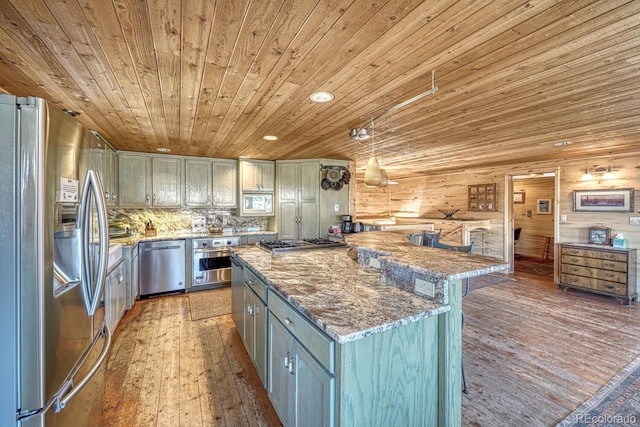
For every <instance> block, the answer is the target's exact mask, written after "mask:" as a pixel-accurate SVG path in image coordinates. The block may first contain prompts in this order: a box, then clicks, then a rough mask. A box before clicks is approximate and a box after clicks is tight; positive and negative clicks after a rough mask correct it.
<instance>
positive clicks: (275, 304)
mask: <svg viewBox="0 0 640 427" xmlns="http://www.w3.org/2000/svg"><path fill="white" fill-rule="evenodd" d="M269 311H270V314H272V315H275V316H276V317H277V318H278V319H279V320H280V321H281V322H282V324H283V325H284V327H285V328H287V330H288V331H289V332H291V334H292V335H293V336H294V337H296V339H297V340H298V341H299V342H300V343H301V344H302V345H303V346H305V347H306V348H307V350H309V352H310V353H311V354H312V355H313V356H314V357H315V358H316V359H317V360H318V362H320V363H321V364H322V365H323V366H324V367H325V369H327V371H329V372H331V373H334V370H335V368H334V359H335V342H334V341H333V340H332V339H331V338H329V337H328V336H326V335H325V334H324V332H322V331H321V330H320V329H318V328H317V327H316V326H315V325H313V324H312V323H311V322H309V321H308V320H307V319H306V318H305V317H304V316H303V315H302V314H301V313H300V312H299V311H298V310H296V309H295V308H293V307H292V306H291V305H290V304H289V303H288V302H286V301H285V300H283V299H282V297H281V296H280V295H278V294H277V293H275V292H273V291H270V292H269Z"/></svg>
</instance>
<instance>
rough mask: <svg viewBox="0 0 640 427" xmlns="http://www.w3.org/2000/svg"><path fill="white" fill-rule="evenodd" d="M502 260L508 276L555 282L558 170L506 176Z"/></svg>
mask: <svg viewBox="0 0 640 427" xmlns="http://www.w3.org/2000/svg"><path fill="white" fill-rule="evenodd" d="M505 188H508V189H509V191H508V192H507V195H506V197H505V203H506V204H507V206H508V207H509V208H508V209H506V210H505V211H506V212H507V215H505V235H506V236H505V259H506V260H508V261H509V262H510V264H511V268H510V272H511V273H514V272H515V273H517V272H525V273H529V274H535V275H539V276H548V277H549V278H550V279H553V278H554V264H555V261H554V260H555V259H556V254H555V246H556V241H557V240H558V238H557V236H558V223H559V221H558V212H559V207H558V201H559V170H558V171H547V172H538V173H530V174H526V175H525V174H522V175H509V176H508V177H507V185H506V186H505Z"/></svg>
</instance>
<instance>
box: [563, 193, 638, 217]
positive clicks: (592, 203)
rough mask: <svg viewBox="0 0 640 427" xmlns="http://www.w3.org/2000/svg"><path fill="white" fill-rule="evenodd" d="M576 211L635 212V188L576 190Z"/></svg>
mask: <svg viewBox="0 0 640 427" xmlns="http://www.w3.org/2000/svg"><path fill="white" fill-rule="evenodd" d="M573 210H574V211H575V212H633V188H618V189H612V190H574V191H573Z"/></svg>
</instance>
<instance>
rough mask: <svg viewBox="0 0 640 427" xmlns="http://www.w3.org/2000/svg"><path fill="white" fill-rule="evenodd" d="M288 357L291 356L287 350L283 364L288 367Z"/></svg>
mask: <svg viewBox="0 0 640 427" xmlns="http://www.w3.org/2000/svg"><path fill="white" fill-rule="evenodd" d="M289 357H291V353H290V352H288V351H287V355H286V356H285V357H284V366H285V368H287V369H289Z"/></svg>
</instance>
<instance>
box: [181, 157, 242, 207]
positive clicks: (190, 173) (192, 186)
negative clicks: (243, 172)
mask: <svg viewBox="0 0 640 427" xmlns="http://www.w3.org/2000/svg"><path fill="white" fill-rule="evenodd" d="M237 165H238V163H237V162H236V161H235V160H222V159H219V160H218V159H216V160H208V159H186V160H185V179H184V183H185V192H184V197H185V205H186V206H189V207H204V208H207V207H220V208H235V207H236V200H237V191H238V190H237V187H238V185H237V182H238V178H237V176H238V166H237Z"/></svg>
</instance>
